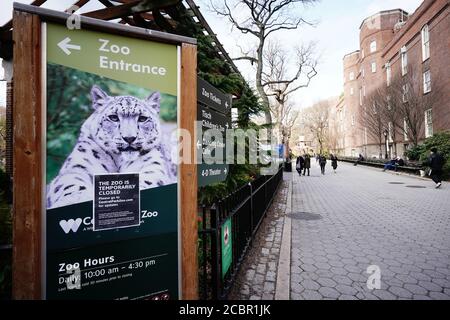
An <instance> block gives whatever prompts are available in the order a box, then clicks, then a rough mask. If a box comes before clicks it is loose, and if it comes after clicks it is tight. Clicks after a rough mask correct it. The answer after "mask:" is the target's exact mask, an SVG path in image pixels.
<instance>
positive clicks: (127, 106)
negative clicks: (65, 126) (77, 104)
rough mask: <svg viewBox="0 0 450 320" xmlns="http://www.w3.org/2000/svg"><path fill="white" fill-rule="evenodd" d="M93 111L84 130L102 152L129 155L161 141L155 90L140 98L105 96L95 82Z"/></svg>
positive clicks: (133, 154) (142, 152) (92, 93)
mask: <svg viewBox="0 0 450 320" xmlns="http://www.w3.org/2000/svg"><path fill="white" fill-rule="evenodd" d="M91 97H92V106H93V108H94V110H95V112H94V113H93V114H92V116H91V121H88V123H87V124H86V126H88V131H89V134H90V135H91V137H92V138H93V139H94V140H95V142H96V143H97V144H98V145H100V146H101V147H102V148H103V149H104V150H105V151H106V152H109V153H112V154H116V155H125V154H126V155H127V156H128V158H129V157H133V156H138V155H142V154H146V153H147V152H149V151H150V150H151V149H152V148H154V147H155V146H157V145H159V144H160V142H161V126H160V120H159V111H160V100H161V95H160V93H159V92H154V93H153V94H151V95H150V96H149V97H148V98H147V99H145V100H140V99H137V98H135V97H131V96H115V97H114V96H109V95H108V94H106V93H105V92H104V91H103V90H102V89H100V88H99V87H98V86H93V87H92V90H91Z"/></svg>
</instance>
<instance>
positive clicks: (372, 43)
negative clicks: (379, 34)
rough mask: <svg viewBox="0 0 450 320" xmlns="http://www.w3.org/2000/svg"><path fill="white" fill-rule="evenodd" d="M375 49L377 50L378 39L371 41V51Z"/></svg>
mask: <svg viewBox="0 0 450 320" xmlns="http://www.w3.org/2000/svg"><path fill="white" fill-rule="evenodd" d="M375 51H377V42H376V41H372V42H371V43H370V53H374V52H375Z"/></svg>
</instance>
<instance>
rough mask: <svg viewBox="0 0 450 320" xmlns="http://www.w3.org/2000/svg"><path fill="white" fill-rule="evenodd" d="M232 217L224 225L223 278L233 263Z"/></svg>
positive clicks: (222, 234) (222, 233)
mask: <svg viewBox="0 0 450 320" xmlns="http://www.w3.org/2000/svg"><path fill="white" fill-rule="evenodd" d="M231 221H232V220H231V218H228V220H227V221H226V222H225V223H224V224H223V225H222V229H221V237H222V279H223V278H225V276H226V274H227V273H228V270H229V269H230V266H231V263H232V262H233V235H232V228H231V225H232V224H231Z"/></svg>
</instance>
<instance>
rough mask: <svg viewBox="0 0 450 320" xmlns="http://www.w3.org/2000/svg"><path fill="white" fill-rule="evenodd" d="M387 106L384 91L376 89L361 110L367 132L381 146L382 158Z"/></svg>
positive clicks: (381, 155) (381, 156)
mask: <svg viewBox="0 0 450 320" xmlns="http://www.w3.org/2000/svg"><path fill="white" fill-rule="evenodd" d="M385 108H386V104H385V96H384V91H383V90H382V89H378V90H374V91H373V92H372V93H371V94H370V95H369V96H368V97H367V99H366V106H365V107H364V110H362V111H361V113H360V117H361V121H360V123H361V124H362V126H363V128H365V129H366V130H367V134H368V135H369V136H370V137H371V138H372V139H374V140H375V141H376V142H377V143H378V145H379V147H380V153H379V157H380V159H382V158H383V137H384V132H385V131H387V127H386V123H385V113H384V109H385Z"/></svg>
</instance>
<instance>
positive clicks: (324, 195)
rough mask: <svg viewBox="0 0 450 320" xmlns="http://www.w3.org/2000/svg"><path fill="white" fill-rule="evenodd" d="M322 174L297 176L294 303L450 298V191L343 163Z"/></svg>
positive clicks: (293, 250) (292, 270) (317, 172)
mask: <svg viewBox="0 0 450 320" xmlns="http://www.w3.org/2000/svg"><path fill="white" fill-rule="evenodd" d="M327 171H328V172H327V174H326V175H325V176H321V175H320V169H319V168H318V167H317V166H313V168H312V176H311V177H301V178H299V177H298V175H297V174H294V180H293V198H292V202H293V203H292V211H293V212H292V214H291V218H292V252H291V259H292V261H291V299H294V300H296V299H388V300H391V299H450V185H449V184H445V185H444V186H443V189H441V190H435V189H434V184H433V183H432V182H431V181H424V180H420V179H417V178H414V177H408V176H400V175H394V174H391V173H383V172H381V170H378V169H372V168H367V167H363V166H358V167H354V166H352V165H351V164H345V163H342V162H340V163H339V167H338V172H337V174H334V173H332V172H331V167H330V165H329V163H328V166H327ZM369 266H373V267H372V268H373V269H372V270H374V271H375V272H376V271H377V270H379V271H380V275H381V279H380V285H381V289H379V290H377V289H374V290H369V289H368V287H367V281H368V279H369V276H370V274H368V273H367V269H368V267H369ZM372 272H373V271H372ZM374 277H376V274H374V275H372V277H371V279H372V280H373V278H374ZM371 283H372V284H375V285H376V284H377V282H376V281H373V282H371Z"/></svg>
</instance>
